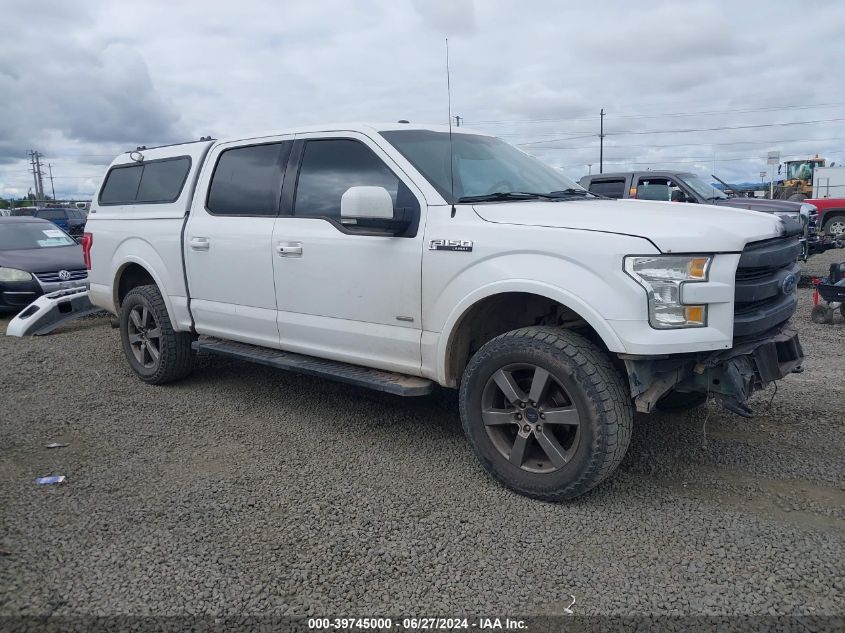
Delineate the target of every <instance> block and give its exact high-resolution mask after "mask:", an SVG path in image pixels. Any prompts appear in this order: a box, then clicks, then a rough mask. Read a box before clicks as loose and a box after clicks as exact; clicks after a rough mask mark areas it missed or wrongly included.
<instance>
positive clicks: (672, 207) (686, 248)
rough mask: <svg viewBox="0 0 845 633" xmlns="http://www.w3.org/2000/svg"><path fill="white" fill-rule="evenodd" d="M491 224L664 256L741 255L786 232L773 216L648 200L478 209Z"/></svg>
mask: <svg viewBox="0 0 845 633" xmlns="http://www.w3.org/2000/svg"><path fill="white" fill-rule="evenodd" d="M473 208H474V209H475V212H476V213H477V214H478V215H479V216H480V217H481V218H482V219H483V220H486V221H487V222H495V223H497V224H515V225H521V226H537V227H552V228H563V229H575V230H583V231H599V232H603V233H618V234H621V235H633V236H636V237H642V238H645V239H647V240H650V241H651V242H652V243H653V244H654V245H655V246H657V248H659V249H660V250H661V251H662V252H664V253H702V252H726V251H727V252H739V251H741V250H742V249H743V248H744V247H745V245H746V244H748V243H749V242H756V241H758V240H765V239H768V238H772V237H778V236H779V235H782V234H783V233H784V225H783V222H782V221H781V219H780V218H779V217H777V216H775V215H770V214H766V213H758V212H756V211H747V210H743V209H736V208H732V207H717V206H711V205H704V204H680V203H677V202H652V201H649V200H603V199H602V200H596V199H587V200H566V201H540V200H537V201H535V200H530V201H525V202H521V201H520V202H495V203H490V204H476V205H474V206H473Z"/></svg>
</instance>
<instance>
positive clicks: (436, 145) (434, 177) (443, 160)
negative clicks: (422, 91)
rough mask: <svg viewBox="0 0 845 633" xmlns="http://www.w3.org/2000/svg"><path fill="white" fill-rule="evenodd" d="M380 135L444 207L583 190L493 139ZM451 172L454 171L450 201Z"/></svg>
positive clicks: (399, 133)
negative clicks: (471, 200)
mask: <svg viewBox="0 0 845 633" xmlns="http://www.w3.org/2000/svg"><path fill="white" fill-rule="evenodd" d="M381 135H382V136H383V137H384V138H386V139H387V141H388V142H389V143H390V144H391V145H393V146H394V147H395V148H396V149H397V150H398V151H399V152H400V153H401V154H402V155H403V156H404V157H405V158H407V159H408V161H410V163H411V164H412V165H413V166H414V167H416V169H417V170H418V171H419V172H420V173H421V174H422V175H423V176H424V177H425V179H426V180H428V182H430V183H431V185H432V186H433V187H434V188H435V189H437V191H438V193H440V195H441V196H443V197H444V198H445V199H446V201H447V202H449V203H450V204H451V203H454V202H459V201H460V200H461V199H462V198H469V197H474V196H486V195H490V194H508V193H537V194H546V195H548V194H553V193H560V192H565V191H567V190H574V191H575V192H577V193H579V194H582V195H583V194H584V193H585V192H584V189H583V188H582V187H581V186H580V185H578V184H576V183H575V182H574V181H572V180H570V179H569V178H567V177H566V176H564V175H563V174H562V173H560V172H559V171H558V170H557V169H554V168H553V167H550V166H549V165H546V164H545V163H543V162H541V161H539V160H537V159H536V158H533V157H532V156H529V155H528V154H525V153H523V152H521V151H519V150H518V149H516V148H515V147H513V146H512V145H508V144H507V143H505V142H504V141H502V140H500V139H498V138H495V137H492V136H480V135H477V134H457V133H452V161H451V163H452V164H451V165H450V160H449V134H448V133H447V132H433V131H430V130H396V131H391V132H382V133H381ZM450 167H451V168H453V169H454V195H453V194H452V177H451V175H450Z"/></svg>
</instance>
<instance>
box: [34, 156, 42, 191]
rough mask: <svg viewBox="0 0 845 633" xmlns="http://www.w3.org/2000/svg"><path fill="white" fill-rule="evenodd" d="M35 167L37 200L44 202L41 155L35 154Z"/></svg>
mask: <svg viewBox="0 0 845 633" xmlns="http://www.w3.org/2000/svg"><path fill="white" fill-rule="evenodd" d="M35 167H36V169H38V199H39V200H42V201H43V200H44V177H43V176H42V174H41V154H40V153H38V152H35Z"/></svg>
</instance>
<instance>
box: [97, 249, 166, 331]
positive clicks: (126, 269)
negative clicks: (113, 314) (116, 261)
mask: <svg viewBox="0 0 845 633" xmlns="http://www.w3.org/2000/svg"><path fill="white" fill-rule="evenodd" d="M150 284H151V285H155V286H156V287H157V288H158V290H159V292H160V293H161V297H162V299H163V300H164V305H165V308H166V309H167V315H168V317H169V318H170V322H171V323H173V324H174V325H175V324H176V321H175V320H174V318H173V316H174V315H173V305H172V302H171V300H170V297H169V296H168V294H167V292H166V289H165V286H164V284H163V283H162V279H161V277H159V276H158V275H157V274H156V273H155V267H153V266H150V265H149V263H148V262H146V261H144V260H143V259H141V258H140V257H137V256H130V257H128V258H126V259H125V260H124V261H123V262H122V263H121V264H120V265H119V266H118V267H117V271H116V272H115V275H114V284H113V286H112V301H113V302H114V306H115V309H116V311H117V312H118V313H119V312H120V306H121V304H122V303H123V300H124V298H125V297H126V295H127V293H129V291H130V290H132V288H136V287H138V286H145V285H150Z"/></svg>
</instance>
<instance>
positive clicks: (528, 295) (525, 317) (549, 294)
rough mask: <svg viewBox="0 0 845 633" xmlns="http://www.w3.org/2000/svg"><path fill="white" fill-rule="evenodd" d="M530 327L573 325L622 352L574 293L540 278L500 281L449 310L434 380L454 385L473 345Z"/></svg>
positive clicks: (602, 323)
mask: <svg viewBox="0 0 845 633" xmlns="http://www.w3.org/2000/svg"><path fill="white" fill-rule="evenodd" d="M532 325H555V326H559V327H565V328H568V329H573V330H576V331H579V332H580V333H582V334H583V335H585V336H586V337H587V338H589V339H590V340H592V341H593V342H595V343H596V344H598V345H599V346H600V347H602V348H603V349H604V350H605V351H609V352H624V351H625V348H624V345H623V344H622V341H621V340H620V339H619V337H618V336H617V335H616V333H615V332H614V331H613V330H612V329H611V327H610V325H609V324H608V323H607V322H606V321H605V320H604V319H603V318H602V317H601V316H600V315H599V314H598V312H597V311H596V310H595V309H593V308H592V307H590V306H589V305H588V304H586V303H585V302H584V301H582V300H581V299H579V298H578V297H576V296H574V295H572V294H570V293H568V292H566V291H564V290H562V289H560V288H558V287H555V286H551V285H548V284H544V283H542V282H526V281H525V280H504V281H501V282H497V283H493V284H490V285H488V286H486V287H484V288H480V289H478V290H477V291H475V292H474V293H471V294H470V295H469V296H467V297H465V298H464V300H463V301H461V302H460V303H459V304H458V305H457V306H455V308H454V309H453V310H452V312H451V314H450V315H449V318H448V319H447V322H446V326H445V327H444V328H443V331H442V332H441V335H440V338H439V341H438V351H437V378H438V382H440V384H442V385H447V386H451V387H454V386H457V384H458V383H459V379H460V376H461V373H462V372H463V368H464V367H466V364H467V362H468V361H469V358H470V357H471V356H472V354H473V353H474V351H475V350H476V349H478V347H480V346H481V345H483V344H484V343H486V342H487V341H488V340H491V339H493V338H495V337H496V336H498V335H499V334H503V333H504V332H507V331H510V330H513V329H517V328H520V327H527V326H532ZM613 358H615V355H613Z"/></svg>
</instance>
